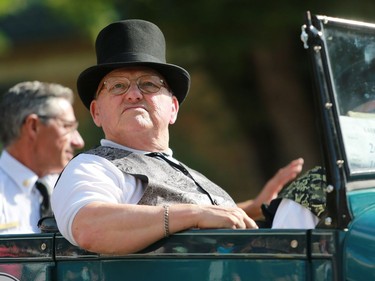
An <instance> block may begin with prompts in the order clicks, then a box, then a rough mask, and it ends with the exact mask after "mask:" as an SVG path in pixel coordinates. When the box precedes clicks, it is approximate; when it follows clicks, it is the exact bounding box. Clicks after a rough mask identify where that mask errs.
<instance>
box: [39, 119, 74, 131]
mask: <svg viewBox="0 0 375 281" xmlns="http://www.w3.org/2000/svg"><path fill="white" fill-rule="evenodd" d="M38 117H39V118H40V119H44V120H49V119H54V120H57V121H58V122H59V123H60V127H61V128H63V129H64V135H66V134H70V133H73V132H75V131H77V129H78V125H79V123H78V121H76V120H74V121H68V120H65V119H63V118H61V117H58V116H48V115H38Z"/></svg>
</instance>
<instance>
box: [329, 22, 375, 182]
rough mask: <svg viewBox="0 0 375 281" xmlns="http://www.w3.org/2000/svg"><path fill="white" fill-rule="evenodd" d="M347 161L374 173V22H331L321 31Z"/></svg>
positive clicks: (355, 171) (357, 170)
mask: <svg viewBox="0 0 375 281" xmlns="http://www.w3.org/2000/svg"><path fill="white" fill-rule="evenodd" d="M322 35H323V37H324V38H323V40H324V41H325V45H326V49H327V56H328V61H329V65H330V71H331V73H330V76H331V79H332V86H333V93H334V96H335V101H336V104H335V106H336V109H337V112H338V120H339V122H338V123H339V125H340V127H341V137H342V142H343V144H344V148H345V154H346V162H347V163H346V164H347V166H348V168H349V172H350V174H351V175H358V174H369V173H373V172H375V25H370V24H365V23H358V22H335V21H328V22H326V23H325V25H324V30H323V32H322Z"/></svg>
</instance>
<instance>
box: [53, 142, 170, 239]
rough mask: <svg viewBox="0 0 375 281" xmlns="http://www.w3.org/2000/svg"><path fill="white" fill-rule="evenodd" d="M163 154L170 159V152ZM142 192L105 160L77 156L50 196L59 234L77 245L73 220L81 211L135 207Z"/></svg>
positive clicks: (135, 182) (139, 183) (132, 179)
mask: <svg viewBox="0 0 375 281" xmlns="http://www.w3.org/2000/svg"><path fill="white" fill-rule="evenodd" d="M100 143H101V145H102V146H109V147H114V148H120V149H125V150H128V151H132V152H134V153H142V154H146V153H149V152H148V151H140V150H135V149H131V148H128V147H125V146H122V145H119V144H117V143H114V142H112V141H109V140H101V142H100ZM165 152H166V153H167V154H168V155H170V157H171V156H172V150H170V149H169V150H168V151H165ZM175 161H176V160H175ZM144 190H145V186H144V185H143V183H142V181H140V180H139V179H136V178H135V177H134V176H131V175H128V174H124V173H122V172H121V171H120V170H119V169H118V168H117V167H116V166H115V165H114V164H112V163H111V162H110V161H108V160H107V159H105V158H103V157H100V156H97V155H92V154H84V153H83V154H79V155H78V156H76V157H75V158H73V159H72V160H71V161H70V162H69V164H68V165H67V166H66V167H65V170H64V171H63V173H62V175H61V177H60V179H59V181H58V182H57V183H56V187H55V189H54V190H53V193H52V197H51V204H52V210H53V213H54V215H55V218H56V221H57V226H58V228H59V231H60V232H61V234H62V235H64V237H65V238H66V239H67V240H69V241H70V243H72V244H74V245H77V243H76V242H75V240H74V238H73V235H72V231H71V229H72V223H73V220H74V217H75V215H76V214H77V212H78V211H79V210H80V209H81V208H82V207H84V206H85V205H87V204H89V203H92V202H107V203H116V204H137V203H138V202H139V200H140V199H141V198H142V195H143V193H144Z"/></svg>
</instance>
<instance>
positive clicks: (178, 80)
mask: <svg viewBox="0 0 375 281" xmlns="http://www.w3.org/2000/svg"><path fill="white" fill-rule="evenodd" d="M131 66H145V67H150V68H152V69H154V70H156V71H157V72H159V73H160V74H161V75H162V76H163V77H164V78H165V79H166V81H167V84H168V86H169V87H170V89H171V91H172V93H173V95H174V96H176V98H177V100H178V102H179V103H180V104H181V103H182V102H183V101H184V99H185V97H186V95H187V94H188V92H189V88H190V75H189V73H188V72H187V71H186V70H185V69H183V68H182V67H179V66H177V65H173V64H164V63H155V62H129V63H123V62H122V63H108V64H100V65H95V66H92V67H89V68H87V69H86V70H84V71H83V72H82V73H81V74H80V75H79V77H78V80H77V90H78V94H79V97H80V98H81V100H82V102H83V104H84V105H85V106H86V108H88V109H90V104H91V101H92V100H93V99H94V98H95V94H96V91H97V89H98V86H99V83H100V81H101V80H102V79H103V77H104V76H105V75H107V74H108V73H109V72H111V71H112V70H115V69H118V68H122V67H131Z"/></svg>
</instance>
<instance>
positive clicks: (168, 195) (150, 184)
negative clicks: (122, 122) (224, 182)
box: [85, 146, 236, 206]
mask: <svg viewBox="0 0 375 281" xmlns="http://www.w3.org/2000/svg"><path fill="white" fill-rule="evenodd" d="M85 153H87V154H94V155H97V156H100V157H103V158H105V159H107V160H108V161H110V162H112V163H113V164H114V165H115V166H116V167H117V168H118V169H119V170H120V171H121V172H123V173H125V174H129V175H132V176H134V177H136V178H137V179H140V180H141V181H142V182H143V183H144V185H145V186H146V188H145V192H144V194H143V196H142V198H141V200H140V201H139V202H138V204H139V205H154V206H156V205H163V204H179V203H180V204H182V203H189V204H197V205H207V204H215V205H223V206H235V205H236V204H235V203H234V201H233V199H232V198H231V197H230V196H229V195H228V193H227V192H225V191H224V190H223V189H222V188H220V187H219V186H217V185H216V184H214V183H213V182H211V181H210V180H209V179H207V178H206V177H205V176H203V175H202V174H200V173H198V172H197V171H194V170H192V169H190V168H188V167H186V166H185V165H183V166H184V168H185V169H186V170H188V172H189V173H190V175H191V176H192V177H193V179H194V180H195V182H194V180H193V179H191V178H190V177H188V176H186V175H185V174H184V173H183V172H181V171H180V170H178V169H176V168H175V167H173V166H171V165H170V164H168V163H167V162H166V161H164V160H163V159H159V158H154V157H150V156H148V155H144V154H140V153H132V152H130V151H127V150H122V149H118V148H112V147H106V146H99V147H97V148H94V149H91V150H89V151H86V152H85ZM196 183H198V185H197V184H196ZM202 188H203V189H202ZM210 198H211V199H210Z"/></svg>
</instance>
